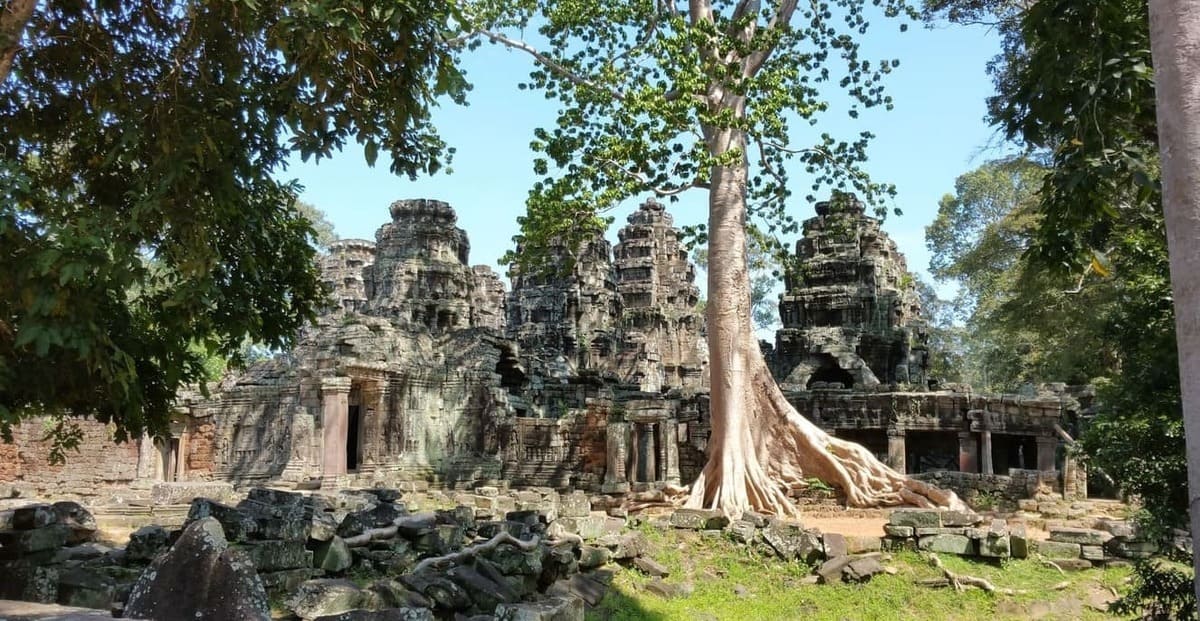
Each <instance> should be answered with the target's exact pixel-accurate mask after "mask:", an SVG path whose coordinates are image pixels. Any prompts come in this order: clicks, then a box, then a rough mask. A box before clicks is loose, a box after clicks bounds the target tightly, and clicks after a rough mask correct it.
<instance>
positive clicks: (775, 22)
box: [742, 0, 796, 78]
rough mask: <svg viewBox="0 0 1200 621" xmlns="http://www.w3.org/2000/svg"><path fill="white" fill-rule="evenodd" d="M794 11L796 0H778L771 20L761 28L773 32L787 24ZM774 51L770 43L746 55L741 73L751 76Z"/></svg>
mask: <svg viewBox="0 0 1200 621" xmlns="http://www.w3.org/2000/svg"><path fill="white" fill-rule="evenodd" d="M795 12H796V0H780V1H779V7H778V8H776V9H775V14H774V15H772V16H771V21H770V22H769V23H768V24H767V27H766V28H764V29H763V30H764V31H765V32H775V31H778V30H779V29H781V28H783V27H785V26H787V25H788V24H790V23H791V21H792V15H793V14H795ZM774 51H775V46H774V45H771V46H769V47H767V48H766V49H763V50H759V51H756V52H754V53H752V54H750V55H749V56H747V57H746V60H745V61H744V62H743V64H742V75H743V76H746V77H748V78H749V77H752V76H753V75H754V74H756V73H758V70H759V69H761V68H762V66H763V63H765V62H767V59H768V58H770V57H771V54H772V53H773V52H774Z"/></svg>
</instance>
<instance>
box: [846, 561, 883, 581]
mask: <svg viewBox="0 0 1200 621" xmlns="http://www.w3.org/2000/svg"><path fill="white" fill-rule="evenodd" d="M880 573H883V564H882V563H880V562H879V557H877V556H865V557H862V558H857V559H855V560H853V561H851V562H850V564H849V565H846V567H845V569H843V570H842V579H843V580H845V581H847V582H867V581H869V580H870V579H871V577H872V576H874V575H875V574H880Z"/></svg>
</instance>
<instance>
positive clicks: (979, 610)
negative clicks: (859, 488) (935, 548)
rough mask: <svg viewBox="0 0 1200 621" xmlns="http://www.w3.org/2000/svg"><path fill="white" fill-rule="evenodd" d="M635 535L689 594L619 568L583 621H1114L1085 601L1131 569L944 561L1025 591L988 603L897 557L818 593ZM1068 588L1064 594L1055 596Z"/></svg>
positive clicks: (761, 553) (761, 552)
mask: <svg viewBox="0 0 1200 621" xmlns="http://www.w3.org/2000/svg"><path fill="white" fill-rule="evenodd" d="M641 530H642V532H643V533H644V534H645V535H646V538H647V540H648V541H649V543H650V549H651V551H650V553H649V556H650V557H652V558H653V559H654V560H657V561H658V562H660V563H662V564H663V565H665V566H666V567H667V568H668V569H669V570H670V572H671V573H670V576H668V577H667V578H666V579H665V580H664V581H665V582H666V583H667V584H674V585H689V586H690V587H691V589H692V590H691V593H690V595H686V596H680V597H674V598H670V599H664V598H662V597H659V596H658V595H655V594H653V593H651V592H649V591H647V590H646V585H647V584H648V583H649V582H650V581H651V580H652V579H651V578H649V577H647V576H644V575H642V574H641V573H639V572H638V571H636V570H633V569H621V570H619V571H618V573H617V577H616V579H615V580H614V582H613V588H612V589H611V590H610V592H609V594H608V595H607V596H606V597H605V599H604V600H603V601H602V602H601V603H600V605H599V606H597V607H596V609H595V610H592V611H589V614H588V619H595V620H597V621H599V620H602V619H612V620H614V621H658V620H674V619H681V620H697V621H702V620H720V621H738V620H746V621H767V620H771V621H774V620H777V619H779V620H785V619H806V620H807V619H829V620H837V621H841V620H844V619H854V620H859V619H862V620H870V619H880V620H885V619H930V620H939V621H940V620H953V619H962V620H964V621H965V620H972V621H974V620H976V619H981V618H987V619H1014V620H1015V619H1027V618H1030V617H1031V616H1038V617H1040V618H1042V619H1064V620H1065V619H1072V620H1074V619H1085V620H1087V619H1093V620H1095V619H1112V618H1115V617H1113V616H1111V615H1109V614H1106V613H1103V612H1100V611H1097V610H1094V609H1092V608H1090V607H1088V606H1087V602H1089V601H1090V599H1092V598H1095V597H1096V594H1097V593H1103V592H1104V591H1107V589H1108V588H1109V587H1114V588H1115V587H1118V586H1120V585H1121V584H1122V583H1123V582H1124V580H1125V578H1126V577H1127V576H1128V575H1129V570H1128V569H1107V570H1098V569H1097V570H1089V571H1083V572H1075V573H1068V574H1067V575H1065V576H1064V575H1062V574H1059V573H1058V572H1057V571H1056V570H1054V569H1053V568H1050V567H1047V566H1045V565H1043V564H1041V563H1039V562H1037V561H1034V560H1012V561H1007V562H1005V563H1003V564H992V563H986V562H973V561H969V560H965V559H962V558H958V557H953V556H949V555H943V556H942V557H941V558H942V561H943V563H944V564H945V565H946V566H947V567H948V568H949V569H950V570H951V571H954V572H956V573H960V574H969V575H973V576H978V577H981V578H986V579H988V580H990V581H991V582H992V583H993V584H995V585H996V586H997V587H1001V588H1011V589H1018V590H1027V591H1029V592H1028V593H1025V594H1020V595H1013V596H1005V595H988V594H987V593H984V592H983V591H980V590H978V589H971V590H968V591H963V592H955V591H953V590H952V589H948V588H930V587H926V586H921V585H919V584H917V582H918V581H921V580H925V579H932V578H939V577H941V574H940V572H939V571H938V570H936V569H934V568H933V567H930V566H929V565H928V563H927V562H926V560H925V559H924V558H922V557H921V556H919V555H917V554H915V553H911V552H901V553H896V554H894V555H893V557H894V558H893V560H892V561H891V562H889V563H887V564H888V565H890V566H892V567H895V568H896V569H897V570H898V571H897V573H896V574H895V575H887V574H880V575H878V576H876V577H875V578H874V579H873V580H871V582H869V583H867V584H860V585H852V584H837V585H815V584H806V583H805V578H806V577H808V576H809V575H810V574H811V568H809V567H807V566H805V565H803V564H801V563H795V562H790V563H789V562H784V561H781V560H779V559H778V558H776V557H775V556H774V554H773V553H771V552H770V551H769V550H765V549H762V548H759V547H748V546H743V545H740V544H737V543H734V542H732V541H730V540H728V539H726V538H725V537H724V536H722V535H709V534H703V535H702V534H699V533H695V532H692V531H683V530H659V529H657V528H654V527H649V526H643V527H641ZM1064 582H1066V583H1067V584H1068V586H1067V587H1066V588H1063V589H1061V590H1055V589H1053V588H1052V587H1054V586H1055V585H1059V584H1061V583H1064Z"/></svg>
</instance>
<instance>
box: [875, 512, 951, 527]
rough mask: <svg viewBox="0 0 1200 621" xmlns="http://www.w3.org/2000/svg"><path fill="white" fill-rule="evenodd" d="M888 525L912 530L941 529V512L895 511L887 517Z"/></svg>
mask: <svg viewBox="0 0 1200 621" xmlns="http://www.w3.org/2000/svg"><path fill="white" fill-rule="evenodd" d="M888 524H891V525H893V526H912V527H913V528H941V527H942V512H941V511H935V510H931V509H897V510H896V511H893V512H892V514H891V515H890V516H888Z"/></svg>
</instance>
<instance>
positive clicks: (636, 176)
mask: <svg viewBox="0 0 1200 621" xmlns="http://www.w3.org/2000/svg"><path fill="white" fill-rule="evenodd" d="M600 163H601V164H603V165H605V166H609V167H612V168H616V169H617V170H618V171H619V172H621V173H622V174H624V175H625V176H627V177H630V178H632V179H633V180H634V181H637V182H638V183H640V184H642V185H643V186H646V188H647V189H648V190H650V191H651V192H653V193H654V195H655V196H657V197H659V198H665V197H668V196H676V195H679V194H683V193H684V192H687V191H688V190H692V189H695V188H704V187H707V184H705V183H701V182H700V181H699V180H696V181H692V182H691V183H685V184H683V185H681V186H679V187H677V188H664V187H662V186H652V185H650V180H649V179H648V178H647V177H646V175H644V174H642V173H639V172H635V171H632V170H629V169H628V168H625V167H624V166H622V165H620V164H618V163H617V162H616V161H614V160H610V159H604V160H600Z"/></svg>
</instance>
